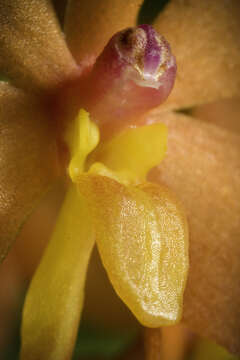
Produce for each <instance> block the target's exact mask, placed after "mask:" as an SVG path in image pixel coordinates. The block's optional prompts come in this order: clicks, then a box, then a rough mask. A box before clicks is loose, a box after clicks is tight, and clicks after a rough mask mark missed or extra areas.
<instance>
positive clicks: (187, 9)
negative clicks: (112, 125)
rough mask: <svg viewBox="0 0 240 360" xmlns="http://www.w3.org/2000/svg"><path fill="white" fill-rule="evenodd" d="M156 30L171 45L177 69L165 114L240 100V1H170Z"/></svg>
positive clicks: (155, 25) (163, 107)
mask: <svg viewBox="0 0 240 360" xmlns="http://www.w3.org/2000/svg"><path fill="white" fill-rule="evenodd" d="M154 27H155V29H156V30H158V31H159V32H160V33H162V34H164V36H166V39H167V40H168V41H169V43H170V44H171V48H172V51H173V53H174V54H175V56H176V59H177V66H178V74H177V77H176V83H175V86H174V89H173V91H172V93H171V94H170V96H169V98H168V100H167V101H166V103H165V104H163V106H161V109H166V107H168V108H169V107H171V108H186V107H191V106H194V105H198V104H203V103H207V102H211V101H216V100H219V99H222V98H227V97H233V96H239V93H240V38H239V33H240V2H239V0H221V1H219V0H211V1H209V0H201V1H196V0H188V1H182V0H171V1H170V2H169V3H168V5H167V6H166V8H165V9H164V10H163V12H161V13H160V14H159V17H158V18H157V20H156V21H155V23H154ZM193 34H194V37H193Z"/></svg>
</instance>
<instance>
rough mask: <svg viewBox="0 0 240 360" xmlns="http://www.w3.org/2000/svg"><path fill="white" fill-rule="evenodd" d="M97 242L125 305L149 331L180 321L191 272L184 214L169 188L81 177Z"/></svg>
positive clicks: (103, 178) (80, 187)
mask: <svg viewBox="0 0 240 360" xmlns="http://www.w3.org/2000/svg"><path fill="white" fill-rule="evenodd" d="M78 185H79V187H78V189H79V192H80V193H81V194H82V195H83V196H85V197H86V199H87V201H88V203H89V207H90V208H91V212H92V216H93V219H94V226H95V229H96V241H97V245H98V248H99V252H100V255H101V258H102V261H103V264H104V266H105V268H106V271H107V273H108V275H109V278H110V280H111V282H112V284H113V286H114V288H115V290H116V292H117V294H118V295H119V296H120V297H121V299H122V300H123V301H124V302H125V303H126V304H127V305H128V307H129V308H130V310H131V311H132V312H133V313H134V315H135V316H136V317H137V318H138V320H139V321H140V322H141V323H142V324H144V325H146V326H148V327H159V326H161V325H167V324H168V325H169V324H173V323H175V322H177V321H179V319H180V317H181V310H182V297H183V291H184V287H185V282H186V276H187V270H188V231H187V224H186V219H185V217H184V215H183V212H182V209H181V207H180V206H179V204H178V203H177V202H176V200H175V199H174V197H173V196H172V195H171V194H170V193H169V192H168V191H167V190H166V188H163V187H160V186H156V185H154V184H150V183H145V184H144V185H139V186H138V187H134V186H128V187H126V186H124V185H121V184H120V183H118V182H116V181H114V180H112V179H109V178H108V177H104V176H99V175H89V174H88V175H82V176H81V178H79V184H78Z"/></svg>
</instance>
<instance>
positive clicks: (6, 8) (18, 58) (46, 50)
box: [0, 0, 76, 89]
mask: <svg viewBox="0 0 240 360" xmlns="http://www.w3.org/2000/svg"><path fill="white" fill-rule="evenodd" d="M75 70H76V64H75V62H74V60H73V58H72V56H71V54H70V52H69V50H68V48H67V46H66V44H65V41H64V37H63V35H62V33H61V30H60V27H59V24H58V22H57V18H56V15H55V13H54V10H53V6H52V4H51V1H50V0H41V1H39V0H1V3H0V71H1V73H4V74H5V75H7V76H8V77H10V78H11V79H12V80H13V82H14V83H15V84H16V85H18V86H20V87H24V88H27V89H29V88H49V87H52V86H54V85H56V84H58V83H59V82H61V81H63V80H64V78H65V77H66V76H68V75H70V74H71V73H72V72H74V71H75Z"/></svg>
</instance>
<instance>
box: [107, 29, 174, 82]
mask: <svg viewBox="0 0 240 360" xmlns="http://www.w3.org/2000/svg"><path fill="white" fill-rule="evenodd" d="M112 41H113V42H114V43H115V47H116V49H117V51H118V52H119V57H120V59H121V60H122V61H123V59H124V61H125V62H126V64H129V65H131V67H132V69H135V74H134V75H135V76H134V75H133V74H132V77H133V78H134V80H135V81H136V83H138V84H139V85H140V86H148V87H154V88H156V89H158V88H159V87H160V86H161V85H164V84H163V81H166V80H167V79H166V74H169V75H171V76H170V78H171V79H168V80H169V81H170V82H171V83H172V85H173V82H174V79H175V75H176V61H175V57H174V56H173V55H172V54H171V49H170V45H169V44H168V42H167V41H166V40H165V38H164V37H163V36H161V35H159V34H158V33H157V32H156V31H155V30H154V29H153V28H152V27H151V26H150V25H140V26H139V27H137V28H129V29H127V30H124V31H121V32H120V33H118V34H116V35H115V36H114V37H113V38H112ZM164 75H165V76H164ZM163 76H164V78H163Z"/></svg>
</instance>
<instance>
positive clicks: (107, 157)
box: [90, 123, 167, 182]
mask: <svg viewBox="0 0 240 360" xmlns="http://www.w3.org/2000/svg"><path fill="white" fill-rule="evenodd" d="M166 148H167V127H166V126H165V125H164V124H160V123H158V124H151V125H146V126H141V127H138V128H132V129H127V130H125V131H124V132H122V133H121V134H119V135H116V136H115V137H114V138H113V139H111V140H109V141H106V142H103V143H101V144H100V146H99V147H98V148H97V150H96V152H95V153H94V154H93V156H92V157H91V158H90V161H91V163H93V162H94V161H99V162H102V163H103V164H104V165H106V166H107V167H109V168H110V169H111V170H112V171H116V172H121V173H124V172H125V173H126V174H129V176H130V177H131V174H132V177H131V178H132V179H133V178H135V180H133V181H136V182H141V181H144V180H145V178H146V175H147V173H148V171H149V170H150V169H151V168H152V167H154V166H157V165H158V164H159V163H160V162H161V161H162V159H163V158H164V156H165V153H166Z"/></svg>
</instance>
